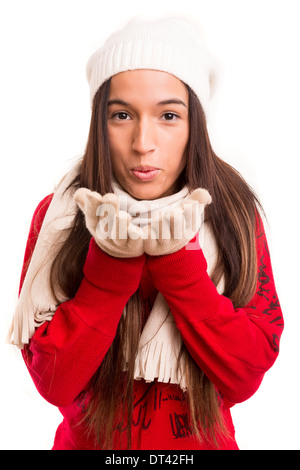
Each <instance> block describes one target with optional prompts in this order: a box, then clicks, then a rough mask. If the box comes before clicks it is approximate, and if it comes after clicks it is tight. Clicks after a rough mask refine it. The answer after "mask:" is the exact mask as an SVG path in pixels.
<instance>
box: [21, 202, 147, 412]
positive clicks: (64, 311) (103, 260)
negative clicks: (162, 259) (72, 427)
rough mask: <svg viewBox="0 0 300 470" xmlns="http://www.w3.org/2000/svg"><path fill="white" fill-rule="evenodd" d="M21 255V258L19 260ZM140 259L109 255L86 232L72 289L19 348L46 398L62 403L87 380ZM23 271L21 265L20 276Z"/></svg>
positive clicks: (134, 285)
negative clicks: (76, 284)
mask: <svg viewBox="0 0 300 470" xmlns="http://www.w3.org/2000/svg"><path fill="white" fill-rule="evenodd" d="M49 202H50V201H49ZM41 204H42V203H41ZM41 210H42V209H41V207H40V208H38V209H37V211H36V212H35V215H34V218H33V222H32V225H31V230H30V234H29V238H28V244H27V248H26V253H27V255H28V256H29V255H30V253H32V251H33V248H34V244H35V241H36V238H37V233H38V231H39V228H40V227H38V226H37V225H41V222H42V218H43V217H40V220H37V219H36V217H37V214H39V215H41V212H40V211H41ZM43 212H44V214H45V212H46V208H45V206H44V209H43ZM33 230H34V232H33ZM27 261H28V259H26V258H25V260H24V265H26V264H28V263H27ZM144 261H145V257H144V256H140V257H138V258H130V259H120V258H114V257H112V256H109V255H107V254H106V253H104V252H103V251H102V250H100V248H99V247H98V245H97V244H96V243H95V241H94V239H93V238H92V240H91V243H90V246H89V251H88V254H87V257H86V261H85V264H84V268H83V274H84V277H83V280H82V283H81V285H80V286H79V289H78V291H77V293H76V295H75V296H74V298H73V299H70V300H68V301H66V302H63V303H62V304H61V305H60V306H59V307H58V308H57V310H56V312H55V314H54V316H53V318H52V320H51V322H45V323H44V324H43V325H41V326H40V327H39V328H38V329H37V330H36V332H35V334H34V336H33V337H32V339H31V341H30V344H29V345H26V346H25V348H24V349H23V351H22V353H23V357H24V360H25V362H26V365H27V367H28V370H29V372H30V374H31V377H32V379H33V381H34V383H35V385H36V387H37V389H38V391H39V393H40V394H41V395H42V396H43V397H44V398H45V399H46V400H47V401H49V402H50V403H52V404H54V405H56V406H60V407H64V406H68V405H70V404H71V403H72V402H73V401H74V399H75V398H76V397H77V396H78V394H79V393H80V392H81V391H82V390H84V388H85V387H86V386H87V384H88V382H89V380H90V379H91V377H92V376H93V374H94V373H95V372H96V370H97V368H98V367H99V365H100V364H101V362H102V360H103V358H104V356H105V354H106V352H107V351H108V349H109V347H110V345H111V343H112V341H113V339H114V336H115V334H116V330H117V326H118V323H119V320H120V318H121V315H122V312H123V309H124V307H125V305H126V303H127V301H128V299H129V297H130V296H131V295H132V294H133V293H134V292H135V291H136V290H137V289H138V286H139V282H140V278H141V273H142V269H143V265H144ZM25 271H26V269H25ZM24 274H25V272H24V270H23V273H22V278H24Z"/></svg>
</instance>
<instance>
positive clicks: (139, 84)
mask: <svg viewBox="0 0 300 470" xmlns="http://www.w3.org/2000/svg"><path fill="white" fill-rule="evenodd" d="M125 96H126V98H127V99H128V96H131V97H132V98H134V97H138V96H141V97H143V98H144V99H146V98H147V99H149V98H152V99H153V100H154V101H155V100H156V101H159V100H161V99H166V98H170V97H172V98H180V99H181V100H184V101H185V102H186V103H187V101H188V91H187V89H186V87H185V85H184V84H183V83H182V82H181V80H179V79H178V78H177V77H175V76H174V75H171V74H169V73H166V72H161V71H157V70H130V71H126V72H121V73H118V74H117V75H114V76H113V77H112V78H111V86H110V98H112V97H113V98H116V97H118V98H122V97H123V98H125Z"/></svg>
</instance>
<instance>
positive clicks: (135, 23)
mask: <svg viewBox="0 0 300 470" xmlns="http://www.w3.org/2000/svg"><path fill="white" fill-rule="evenodd" d="M141 69H151V70H158V71H162V72H168V73H170V74H172V75H174V76H176V77H177V78H179V79H180V80H181V81H183V82H185V83H186V84H187V85H189V86H190V87H191V88H192V90H193V91H194V92H195V93H196V95H197V97H198V99H199V101H200V103H201V105H202V107H203V109H204V111H205V112H206V111H207V107H208V104H209V101H210V98H211V96H212V94H213V92H214V89H215V85H216V80H217V65H216V62H215V60H214V59H213V58H212V56H211V55H210V54H209V53H208V52H207V51H206V50H205V48H204V46H203V43H202V41H201V36H200V34H199V31H198V30H197V28H196V27H195V25H194V24H193V23H192V22H190V21H188V20H186V19H178V18H163V19H160V20H147V19H142V18H133V19H132V20H130V21H129V23H128V24H127V25H126V26H125V27H124V28H122V29H121V30H119V31H117V32H115V33H114V34H112V35H111V36H110V37H109V38H108V39H107V41H106V42H105V44H104V45H103V47H101V48H100V49H98V50H97V51H96V52H95V53H94V54H93V55H92V56H91V58H90V59H89V61H88V63H87V68H86V72H87V78H88V82H89V85H90V99H91V104H92V103H93V99H94V96H95V94H96V93H97V91H98V89H99V87H100V86H101V85H102V84H103V83H104V82H105V81H106V80H108V79H109V78H111V77H112V76H113V75H116V74H118V73H120V72H125V71H129V70H141Z"/></svg>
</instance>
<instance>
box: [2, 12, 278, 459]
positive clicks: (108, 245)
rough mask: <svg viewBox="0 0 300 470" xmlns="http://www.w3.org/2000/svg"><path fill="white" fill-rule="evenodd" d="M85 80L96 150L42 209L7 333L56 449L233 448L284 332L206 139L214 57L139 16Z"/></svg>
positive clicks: (175, 27) (261, 238)
mask: <svg viewBox="0 0 300 470" xmlns="http://www.w3.org/2000/svg"><path fill="white" fill-rule="evenodd" d="M87 74H88V80H89V84H90V90H91V102H92V117H91V125H90V132H89V137H88V142H87V146H86V151H85V154H84V156H83V158H82V159H81V160H80V161H79V162H78V163H77V164H76V165H75V166H74V168H72V170H71V171H70V172H69V173H68V174H67V175H66V176H65V177H64V178H63V180H62V181H61V182H60V184H59V185H58V187H57V188H56V190H55V191H54V194H51V195H49V196H47V197H46V198H45V199H44V200H43V201H41V203H40V204H39V205H38V207H37V209H36V211H35V213H34V216H33V220H32V225H31V228H30V234H29V238H28V243H27V247H26V252H25V260H24V268H23V272H22V277H21V287H20V296H19V301H18V305H17V309H16V312H15V316H14V321H13V324H12V329H11V332H10V339H11V342H12V343H13V344H16V345H18V346H19V347H20V348H22V354H23V357H24V360H25V362H26V365H27V367H28V370H29V372H30V374H31V377H32V379H33V381H34V383H35V385H36V387H37V389H38V391H39V392H40V394H41V395H42V396H43V397H44V398H45V399H46V400H47V401H49V402H50V403H52V404H54V405H56V406H58V407H59V409H60V411H61V413H62V415H63V422H62V423H61V425H60V426H59V427H58V429H57V433H56V436H55V441H54V445H53V449H127V448H131V449H151V450H153V449H185V450H187V449H238V446H237V443H236V441H235V437H234V427H233V424H232V420H231V415H230V408H231V407H232V406H233V405H234V404H235V403H239V402H242V401H244V400H247V399H248V398H249V397H251V396H252V395H253V394H254V393H255V391H256V390H257V389H258V387H259V386H260V383H261V381H262V379H263V376H264V374H265V372H266V371H267V370H268V369H269V368H270V367H271V366H272V364H273V363H274V361H275V359H276V357H277V355H278V352H279V340H280V336H281V333H282V329H283V319H282V313H281V309H280V305H279V301H278V298H277V294H276V290H275V285H274V279H273V275H272V268H271V262H270V256H269V251H268V246H267V241H266V236H265V232H264V228H263V224H262V220H261V217H260V215H259V214H260V211H259V203H258V200H257V198H256V197H255V195H254V194H253V192H252V191H251V189H250V188H249V186H248V185H247V184H246V182H245V181H244V179H243V178H242V177H241V176H240V175H239V174H238V173H237V172H236V171H235V170H234V169H233V168H232V167H230V166H229V165H228V164H226V163H225V162H224V161H222V160H221V159H220V158H218V157H217V156H216V155H215V153H214V152H213V150H212V147H211V144H210V141H209V136H208V133H207V128H206V118H205V111H206V109H207V106H208V103H209V98H210V95H211V91H212V87H213V83H214V80H215V69H214V67H213V62H212V61H211V59H210V58H209V56H208V55H207V54H206V52H205V51H204V49H203V47H202V45H201V42H200V39H199V38H198V33H197V31H196V30H195V29H194V27H193V26H192V25H190V24H188V23H186V22H185V21H181V20H178V19H176V20H174V19H163V20H160V21H151V22H148V21H144V20H137V19H135V20H132V21H131V22H129V24H128V25H126V26H125V27H124V28H123V29H122V30H120V31H118V32H116V33H115V34H113V35H112V36H111V37H110V38H109V39H108V40H107V42H106V43H105V45H104V46H103V47H102V48H101V49H100V50H98V51H96V52H95V54H93V56H92V57H91V59H90V60H89V62H88V66H87Z"/></svg>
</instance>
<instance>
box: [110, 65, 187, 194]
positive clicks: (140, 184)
mask: <svg viewBox="0 0 300 470" xmlns="http://www.w3.org/2000/svg"><path fill="white" fill-rule="evenodd" d="M188 109H189V106H188V91H187V89H186V87H185V86H184V85H183V83H182V82H181V81H180V80H178V79H177V78H176V77H174V76H173V75H170V74H168V73H165V72H159V71H154V70H134V71H128V72H122V73H119V74H117V75H115V76H113V77H112V79H111V86H110V94H109V101H108V121H107V123H108V136H109V145H110V153H111V159H112V167H113V173H114V176H115V178H116V179H117V181H118V182H119V183H120V185H121V186H122V187H123V188H124V189H125V190H126V191H127V192H128V193H129V194H131V195H132V196H133V197H134V198H136V199H157V198H160V197H164V196H169V195H171V194H173V193H175V192H176V191H178V190H179V189H180V188H179V176H180V174H181V173H182V171H183V169H184V167H185V164H186V149H187V143H188V139H189V115H188Z"/></svg>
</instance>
